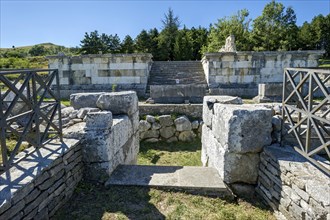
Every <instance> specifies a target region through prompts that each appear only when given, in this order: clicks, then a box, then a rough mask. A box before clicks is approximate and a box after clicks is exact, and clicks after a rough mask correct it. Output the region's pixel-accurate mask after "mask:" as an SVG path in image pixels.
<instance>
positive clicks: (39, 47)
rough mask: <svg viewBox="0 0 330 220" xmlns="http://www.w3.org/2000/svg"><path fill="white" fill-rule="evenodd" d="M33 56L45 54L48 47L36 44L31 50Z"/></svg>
mask: <svg viewBox="0 0 330 220" xmlns="http://www.w3.org/2000/svg"><path fill="white" fill-rule="evenodd" d="M29 54H30V55H31V56H43V55H45V54H46V48H45V47H44V46H43V45H34V46H33V47H31V49H30V50H29Z"/></svg>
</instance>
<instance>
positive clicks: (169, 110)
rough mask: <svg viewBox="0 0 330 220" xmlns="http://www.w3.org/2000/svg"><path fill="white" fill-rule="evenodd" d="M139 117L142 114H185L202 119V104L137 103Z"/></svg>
mask: <svg viewBox="0 0 330 220" xmlns="http://www.w3.org/2000/svg"><path fill="white" fill-rule="evenodd" d="M139 113H140V117H142V116H144V115H173V114H176V115H186V116H187V117H189V118H195V119H198V120H202V117H203V104H147V103H139Z"/></svg>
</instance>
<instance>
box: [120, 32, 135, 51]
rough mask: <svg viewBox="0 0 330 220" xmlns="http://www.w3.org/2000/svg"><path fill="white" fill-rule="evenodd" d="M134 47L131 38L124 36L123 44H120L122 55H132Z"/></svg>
mask: <svg viewBox="0 0 330 220" xmlns="http://www.w3.org/2000/svg"><path fill="white" fill-rule="evenodd" d="M134 50H135V45H134V41H133V39H132V38H131V36H129V35H126V36H125V38H124V40H123V42H122V43H121V52H122V53H134Z"/></svg>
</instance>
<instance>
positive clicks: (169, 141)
mask: <svg viewBox="0 0 330 220" xmlns="http://www.w3.org/2000/svg"><path fill="white" fill-rule="evenodd" d="M177 141H178V138H177V137H175V136H173V137H170V138H169V139H167V140H166V142H167V143H173V142H177Z"/></svg>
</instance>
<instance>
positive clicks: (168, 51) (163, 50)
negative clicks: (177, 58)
mask: <svg viewBox="0 0 330 220" xmlns="http://www.w3.org/2000/svg"><path fill="white" fill-rule="evenodd" d="M164 16H165V17H164V19H163V20H162V23H163V30H162V31H161V32H160V34H159V37H158V39H159V44H158V47H159V50H160V55H161V56H160V59H162V60H174V45H175V39H176V35H177V33H178V29H179V27H180V21H179V17H178V16H175V15H174V12H173V10H172V9H171V8H169V9H168V12H167V14H165V15H164Z"/></svg>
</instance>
